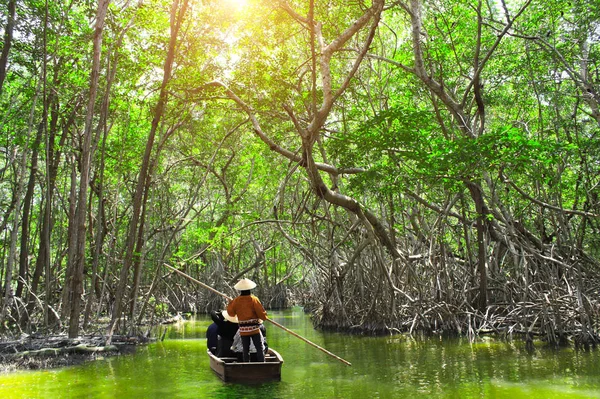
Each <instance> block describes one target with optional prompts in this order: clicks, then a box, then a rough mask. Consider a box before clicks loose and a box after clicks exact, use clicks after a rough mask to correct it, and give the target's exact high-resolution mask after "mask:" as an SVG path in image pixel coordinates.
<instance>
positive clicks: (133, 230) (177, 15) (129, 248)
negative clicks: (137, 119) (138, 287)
mask: <svg viewBox="0 0 600 399" xmlns="http://www.w3.org/2000/svg"><path fill="white" fill-rule="evenodd" d="M179 4H180V1H179V0H174V1H173V5H172V7H171V38H170V40H169V48H168V52H167V58H166V59H165V64H164V67H163V71H164V72H163V80H162V84H161V88H160V95H159V98H158V103H157V104H156V107H155V108H154V117H153V118H152V124H151V128H150V133H149V134H148V141H147V142H146V149H145V151H144V158H143V160H142V166H141V168H140V173H139V175H138V180H137V185H136V188H135V194H134V198H133V210H132V216H131V221H130V223H129V229H128V233H127V244H126V252H125V259H124V262H123V267H122V268H121V273H120V274H119V284H118V287H117V290H116V292H115V304H114V308H113V312H112V316H111V321H110V323H109V325H108V331H107V335H108V339H107V343H110V341H111V336H112V334H113V332H114V330H115V327H116V324H117V321H118V320H119V318H120V317H121V311H122V306H123V304H122V303H121V302H122V300H123V297H124V296H125V288H126V286H127V281H128V279H129V269H130V268H131V265H132V264H133V263H134V262H135V261H136V260H134V248H135V247H136V243H137V235H138V234H140V232H142V233H143V225H141V226H138V224H140V214H141V210H142V205H143V204H142V203H143V198H144V192H145V190H144V187H145V183H146V180H147V179H148V173H149V169H150V159H151V154H152V150H153V147H154V140H155V137H156V133H157V131H158V126H159V124H160V121H161V119H162V116H163V113H164V110H165V107H166V105H167V99H168V90H167V84H168V83H169V81H170V80H171V74H172V69H173V61H174V59H175V50H176V44H177V36H178V33H179V29H180V28H181V24H182V22H183V19H184V16H185V13H186V11H187V6H188V0H183V4H182V5H181V7H179ZM135 256H139V254H135Z"/></svg>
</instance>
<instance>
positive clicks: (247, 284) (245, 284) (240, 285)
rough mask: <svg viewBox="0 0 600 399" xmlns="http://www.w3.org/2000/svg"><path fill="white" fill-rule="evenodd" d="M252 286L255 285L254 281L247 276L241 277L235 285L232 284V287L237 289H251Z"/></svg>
mask: <svg viewBox="0 0 600 399" xmlns="http://www.w3.org/2000/svg"><path fill="white" fill-rule="evenodd" d="M254 287H256V283H255V282H254V281H252V280H248V279H247V278H243V279H241V280H240V281H238V282H237V284H236V285H234V286H233V288H235V289H236V290H238V291H246V290H251V289H252V288H254Z"/></svg>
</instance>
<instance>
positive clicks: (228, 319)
mask: <svg viewBox="0 0 600 399" xmlns="http://www.w3.org/2000/svg"><path fill="white" fill-rule="evenodd" d="M221 314H222V315H223V317H224V318H225V320H227V321H230V322H232V323H238V318H237V316H234V317H231V316H229V313H227V310H224V311H222V312H221Z"/></svg>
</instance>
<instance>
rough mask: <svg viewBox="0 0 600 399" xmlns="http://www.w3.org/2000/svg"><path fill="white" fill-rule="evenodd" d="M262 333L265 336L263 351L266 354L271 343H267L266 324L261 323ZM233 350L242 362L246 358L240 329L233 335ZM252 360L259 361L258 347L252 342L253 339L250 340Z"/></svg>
mask: <svg viewBox="0 0 600 399" xmlns="http://www.w3.org/2000/svg"><path fill="white" fill-rule="evenodd" d="M259 329H260V333H261V334H262V338H263V348H264V350H263V353H264V354H265V355H266V354H267V352H268V351H269V345H268V344H267V329H266V328H265V325H264V324H262V323H261V324H260V327H259ZM231 350H232V351H233V352H234V353H235V355H236V357H237V358H238V360H239V361H240V362H241V361H243V360H244V356H243V353H244V347H243V346H242V337H241V336H240V331H239V330H238V332H236V333H235V335H234V336H233V344H232V345H231ZM250 361H251V362H256V361H258V355H257V354H256V347H255V346H254V342H252V340H250Z"/></svg>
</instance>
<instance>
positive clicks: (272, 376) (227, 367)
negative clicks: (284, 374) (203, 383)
mask: <svg viewBox="0 0 600 399" xmlns="http://www.w3.org/2000/svg"><path fill="white" fill-rule="evenodd" d="M207 353H208V357H209V359H210V368H211V369H212V370H213V371H214V372H215V374H217V375H218V376H219V378H221V379H222V380H223V381H224V382H241V383H261V382H268V381H280V380H281V365H282V364H283V358H282V357H281V355H280V354H279V353H278V352H276V351H275V350H273V349H271V348H269V351H268V352H267V354H266V355H265V361H264V362H249V363H246V362H238V361H237V358H233V357H225V358H219V357H216V356H215V355H213V354H212V353H211V352H210V350H208V351H207Z"/></svg>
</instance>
